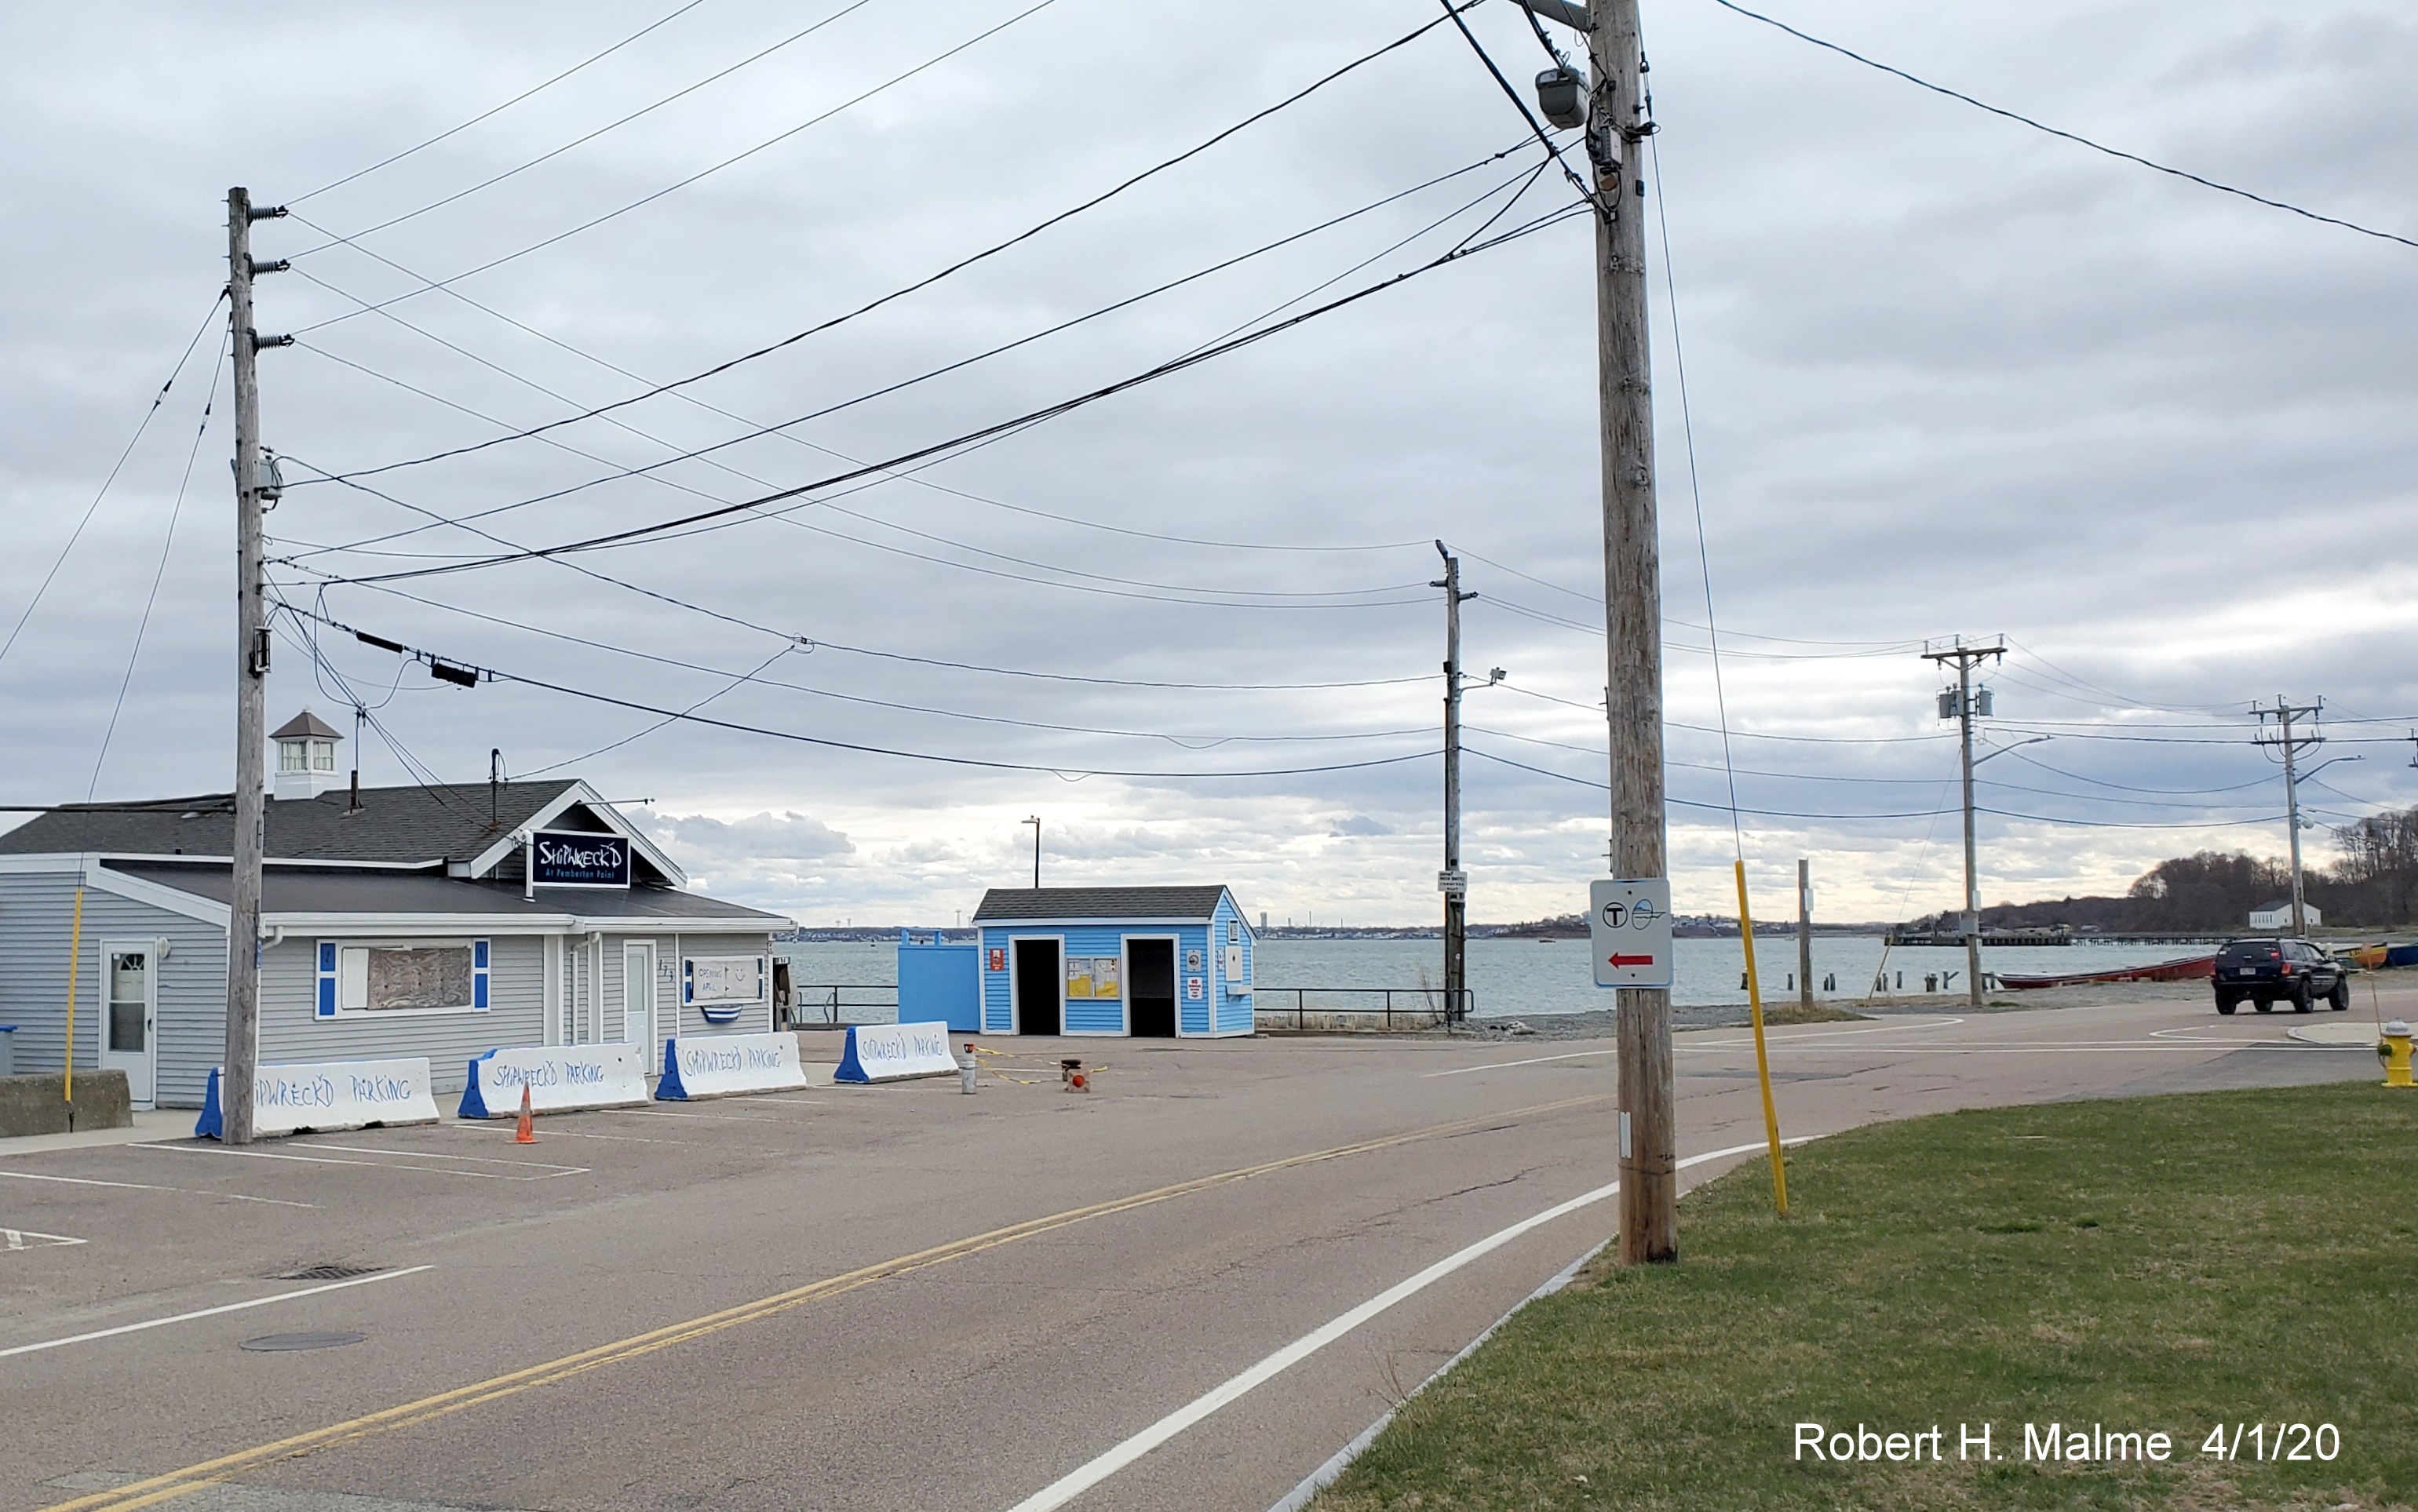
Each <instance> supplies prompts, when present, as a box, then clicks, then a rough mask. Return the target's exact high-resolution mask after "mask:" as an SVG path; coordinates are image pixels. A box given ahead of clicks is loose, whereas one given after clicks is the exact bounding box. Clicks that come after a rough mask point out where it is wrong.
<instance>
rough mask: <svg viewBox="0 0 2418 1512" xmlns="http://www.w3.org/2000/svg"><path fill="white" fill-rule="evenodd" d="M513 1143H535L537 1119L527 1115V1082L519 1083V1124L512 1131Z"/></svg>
mask: <svg viewBox="0 0 2418 1512" xmlns="http://www.w3.org/2000/svg"><path fill="white" fill-rule="evenodd" d="M513 1143H514V1144H535V1143H537V1121H536V1120H535V1119H533V1118H531V1117H530V1116H529V1091H528V1082H526V1081H525V1082H522V1083H521V1126H520V1127H519V1128H517V1129H514V1130H513Z"/></svg>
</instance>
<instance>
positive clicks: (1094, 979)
mask: <svg viewBox="0 0 2418 1512" xmlns="http://www.w3.org/2000/svg"><path fill="white" fill-rule="evenodd" d="M974 924H976V925H977V926H978V927H979V928H980V929H981V930H982V959H981V962H980V963H979V964H980V966H981V968H982V1027H983V1031H984V1032H985V1033H987V1034H1120V1035H1135V1036H1181V1037H1184V1038H1206V1037H1210V1036H1216V1035H1230V1034H1248V1033H1249V1032H1251V1028H1252V1018H1251V964H1252V963H1251V955H1252V949H1253V946H1254V944H1255V941H1254V940H1253V939H1252V938H1251V926H1250V924H1248V922H1247V921H1246V920H1245V919H1244V917H1243V911H1242V910H1241V909H1238V908H1236V907H1235V906H1234V898H1233V894H1232V893H1229V892H1227V891H1226V889H1224V888H1223V887H1042V888H1029V887H995V888H992V889H991V890H990V891H989V892H987V893H984V894H983V901H982V907H981V908H979V909H975V910H974Z"/></svg>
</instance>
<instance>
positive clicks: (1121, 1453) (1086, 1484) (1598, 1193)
mask: <svg viewBox="0 0 2418 1512" xmlns="http://www.w3.org/2000/svg"><path fill="white" fill-rule="evenodd" d="M1785 1142H1787V1143H1789V1144H1792V1145H1796V1144H1802V1143H1804V1142H1805V1140H1804V1139H1803V1138H1796V1139H1790V1140H1787V1141H1785ZM1764 1149H1765V1146H1764V1144H1763V1142H1762V1141H1760V1140H1757V1141H1756V1142H1755V1143H1753V1144H1740V1145H1732V1146H1730V1147H1729V1148H1728V1149H1726V1150H1707V1151H1706V1152H1705V1153H1703V1154H1701V1155H1690V1156H1689V1157H1688V1158H1687V1159H1685V1160H1682V1161H1680V1162H1679V1163H1678V1168H1679V1169H1681V1170H1685V1169H1687V1168H1689V1167H1691V1166H1701V1165H1704V1164H1706V1162H1708V1161H1714V1160H1722V1159H1726V1158H1727V1157H1729V1156H1731V1155H1751V1154H1759V1153H1762V1152H1763V1150H1764ZM1619 1190H1620V1184H1619V1183H1618V1182H1610V1183H1607V1184H1604V1185H1602V1186H1599V1187H1597V1188H1596V1189H1595V1190H1594V1191H1592V1192H1583V1193H1581V1194H1580V1195H1578V1196H1577V1197H1574V1198H1571V1199H1569V1201H1567V1202H1556V1203H1554V1204H1553V1206H1552V1207H1549V1208H1547V1209H1546V1210H1545V1211H1544V1212H1542V1213H1539V1214H1535V1215H1534V1216H1531V1217H1526V1218H1523V1219H1521V1220H1520V1221H1519V1222H1518V1223H1515V1224H1513V1225H1511V1226H1510V1227H1509V1228H1507V1229H1497V1230H1495V1231H1494V1232H1493V1233H1491V1234H1488V1235H1487V1236H1486V1237H1485V1238H1483V1239H1481V1240H1479V1241H1478V1242H1477V1243H1476V1244H1474V1245H1468V1246H1466V1247H1465V1248H1462V1249H1460V1250H1457V1251H1455V1252H1454V1253H1452V1254H1450V1255H1447V1256H1446V1257H1445V1258H1444V1259H1442V1260H1438V1261H1436V1262H1435V1263H1434V1264H1433V1265H1431V1266H1429V1267H1428V1268H1427V1269H1426V1270H1424V1271H1421V1272H1419V1273H1418V1274H1417V1275H1414V1276H1412V1277H1410V1278H1409V1279H1408V1280H1406V1281H1401V1282H1398V1283H1396V1284H1395V1285H1393V1286H1390V1287H1388V1288H1386V1289H1385V1291H1380V1292H1378V1293H1377V1294H1376V1295H1375V1296H1373V1297H1370V1299H1369V1300H1368V1301H1366V1302H1364V1303H1362V1304H1360V1306H1356V1307H1354V1308H1353V1309H1352V1310H1351V1311H1349V1312H1347V1313H1344V1314H1343V1315H1342V1316H1341V1317H1339V1318H1337V1319H1335V1320H1334V1321H1331V1322H1328V1323H1325V1324H1324V1325H1322V1326H1320V1327H1318V1328H1315V1329H1312V1330H1311V1331H1310V1332H1308V1333H1307V1334H1304V1335H1303V1336H1301V1337H1299V1338H1297V1339H1295V1340H1293V1342H1292V1343H1290V1344H1288V1345H1286V1346H1285V1347H1284V1348H1282V1349H1280V1350H1278V1351H1277V1352H1275V1353H1274V1354H1271V1355H1269V1356H1267V1357H1266V1358H1265V1359H1263V1360H1262V1361H1260V1363H1259V1364H1257V1365H1255V1366H1252V1367H1250V1368H1249V1369H1247V1370H1245V1371H1244V1372H1243V1373H1242V1374H1240V1375H1237V1376H1234V1377H1232V1379H1230V1380H1228V1381H1227V1382H1225V1383H1224V1384H1222V1385H1218V1386H1216V1387H1213V1388H1211V1389H1210V1390H1209V1391H1206V1392H1204V1393H1202V1394H1201V1396H1199V1397H1194V1398H1193V1399H1192V1400H1191V1401H1189V1402H1186V1404H1185V1405H1184V1406H1182V1407H1179V1408H1177V1409H1176V1410H1175V1411H1174V1412H1171V1413H1168V1414H1167V1415H1166V1416H1165V1417H1162V1418H1160V1419H1159V1420H1158V1421H1157V1422H1155V1423H1153V1424H1152V1425H1151V1426H1150V1427H1148V1428H1143V1429H1142V1430H1141V1431H1140V1432H1139V1433H1137V1434H1135V1435H1133V1436H1132V1437H1131V1438H1129V1439H1126V1440H1125V1442H1124V1443H1119V1444H1118V1445H1116V1446H1115V1447H1114V1448H1112V1449H1110V1450H1109V1452H1108V1453H1106V1454H1103V1455H1101V1456H1099V1457H1098V1458H1097V1459H1093V1460H1091V1461H1089V1462H1088V1463H1086V1464H1084V1465H1082V1466H1080V1467H1079V1468H1078V1469H1076V1470H1073V1471H1071V1472H1069V1473H1068V1474H1064V1475H1063V1476H1061V1477H1059V1478H1058V1479H1057V1480H1054V1481H1052V1482H1050V1483H1049V1484H1048V1486H1045V1487H1043V1488H1042V1489H1039V1490H1037V1491H1035V1492H1033V1494H1032V1495H1031V1496H1028V1497H1026V1498H1025V1499H1024V1500H1023V1501H1021V1502H1018V1503H1017V1504H1016V1505H1015V1506H1014V1507H1013V1508H1011V1509H1010V1512H1049V1509H1050V1508H1053V1507H1060V1506H1064V1505H1065V1504H1067V1503H1068V1502H1071V1501H1073V1500H1074V1499H1075V1498H1076V1497H1078V1496H1080V1495H1082V1494H1083V1493H1084V1492H1085V1491H1087V1490H1090V1489H1092V1488H1093V1487H1094V1486H1096V1485H1098V1484H1099V1483H1100V1482H1102V1481H1104V1480H1106V1479H1108V1478H1109V1477H1110V1475H1113V1474H1116V1473H1117V1472H1118V1471H1120V1470H1123V1469H1124V1468H1125V1466H1127V1465H1129V1464H1132V1463H1133V1462H1134V1461H1135V1460H1137V1459H1140V1458H1141V1457H1142V1456H1144V1455H1146V1454H1148V1453H1150V1452H1151V1451H1152V1450H1153V1449H1155V1448H1157V1447H1158V1446H1159V1445H1160V1444H1162V1443H1166V1442H1167V1441H1168V1440H1170V1439H1172V1438H1174V1437H1175V1436H1176V1435H1177V1434H1179V1433H1182V1432H1183V1431H1184V1430H1185V1429H1186V1428H1190V1427H1191V1426H1192V1425H1194V1424H1195V1423H1198V1422H1200V1421H1201V1419H1203V1418H1205V1417H1207V1416H1209V1415H1210V1414H1211V1413H1215V1412H1217V1410H1218V1409H1219V1408H1221V1407H1224V1406H1226V1405H1228V1404H1229V1403H1232V1402H1235V1401H1239V1400H1241V1399H1242V1398H1243V1397H1246V1396H1248V1395H1249V1394H1250V1393H1251V1392H1252V1391H1254V1390H1256V1389H1258V1388H1259V1387H1260V1386H1263V1385H1264V1384H1266V1383H1267V1382H1270V1381H1272V1380H1274V1379H1276V1378H1277V1377H1278V1376H1279V1375H1282V1374H1283V1373H1284V1372H1285V1371H1287V1370H1289V1369H1291V1368H1292V1367H1294V1366H1296V1365H1298V1364H1300V1363H1301V1362H1302V1361H1304V1360H1306V1359H1308V1358H1309V1357H1310V1356H1311V1355H1313V1354H1315V1353H1317V1352H1319V1351H1320V1350H1323V1349H1324V1348H1325V1347H1326V1346H1327V1345H1329V1344H1332V1343H1334V1342H1335V1341H1336V1340H1337V1339H1339V1338H1341V1337H1342V1336H1344V1335H1346V1334H1349V1333H1351V1332H1352V1331H1353V1330H1354V1329H1355V1328H1358V1327H1359V1326H1360V1325H1361V1324H1362V1323H1365V1322H1367V1321H1369V1320H1370V1319H1371V1318H1374V1317H1376V1316H1377V1315H1378V1314H1380V1313H1382V1312H1385V1310H1387V1309H1388V1308H1390V1307H1392V1306H1394V1305H1395V1304H1397V1303H1400V1302H1402V1301H1405V1300H1407V1299H1409V1298H1411V1297H1414V1296H1416V1295H1417V1294H1418V1293H1420V1292H1421V1291H1426V1290H1427V1289H1428V1288H1429V1287H1431V1286H1433V1285H1434V1284H1435V1283H1437V1282H1438V1281H1441V1280H1443V1279H1444V1278H1445V1277H1446V1276H1447V1275H1451V1274H1452V1273H1453V1272H1455V1271H1458V1270H1460V1269H1461V1268H1462V1267H1463V1266H1465V1265H1467V1264H1469V1263H1470V1262H1471V1261H1473V1260H1480V1259H1482V1258H1484V1257H1485V1256H1487V1255H1491V1254H1492V1253H1493V1252H1494V1251H1495V1250H1498V1249H1500V1248H1502V1247H1503V1246H1504V1245H1507V1244H1509V1243H1510V1242H1511V1241H1513V1240H1514V1239H1517V1238H1519V1237H1520V1236H1521V1235H1523V1234H1525V1233H1527V1232H1529V1231H1530V1230H1532V1229H1539V1228H1542V1227H1543V1226H1544V1225H1546V1224H1549V1223H1551V1222H1553V1220H1554V1219H1555V1218H1560V1217H1565V1216H1567V1215H1569V1214H1572V1213H1576V1212H1578V1211H1579V1210H1580V1209H1581V1208H1584V1207H1589V1206H1591V1205H1593V1204H1595V1203H1597V1202H1600V1201H1602V1200H1603V1199H1605V1198H1608V1197H1610V1196H1612V1195H1613V1194H1615V1192H1618V1191H1619Z"/></svg>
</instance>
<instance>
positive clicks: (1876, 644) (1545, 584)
mask: <svg viewBox="0 0 2418 1512" xmlns="http://www.w3.org/2000/svg"><path fill="white" fill-rule="evenodd" d="M1453 550H1454V551H1455V552H1457V553H1459V554H1460V555H1461V556H1463V557H1468V558H1469V559H1470V560H1472V561H1477V562H1484V563H1485V564H1486V565H1487V566H1489V567H1492V568H1493V569H1494V570H1495V571H1497V572H1501V573H1510V574H1511V575H1512V576H1513V577H1517V578H1522V579H1524V580H1525V581H1527V582H1530V583H1534V584H1536V585H1537V586H1538V588H1551V589H1553V591H1554V592H1556V593H1567V594H1569V596H1570V597H1571V598H1574V599H1576V600H1578V601H1579V602H1580V603H1585V604H1588V605H1590V606H1592V607H1593V608H1595V609H1597V610H1598V611H1600V610H1601V609H1602V608H1603V595H1602V594H1601V593H1586V592H1583V591H1581V590H1580V589H1578V588H1569V587H1566V586H1565V585H1563V584H1560V583H1556V582H1554V581H1553V580H1552V579H1551V578H1544V577H1538V576H1537V575H1536V574H1535V573H1524V572H1522V571H1521V570H1520V569H1519V568H1517V567H1513V566H1511V565H1510V564H1509V563H1507V562H1499V561H1496V560H1495V559H1494V558H1493V557H1481V556H1479V555H1478V554H1477V552H1474V551H1467V550H1464V549H1462V547H1461V546H1459V545H1458V544H1456V545H1455V546H1454V547H1453ZM1495 602H1497V603H1501V602H1503V601H1501V600H1500V599H1498V600H1496V601H1495ZM1662 622H1663V623H1664V624H1666V625H1678V626H1681V627H1682V628H1684V629H1688V630H1703V629H1705V628H1706V627H1705V626H1703V625H1700V624H1697V623H1696V622H1695V621H1694V620H1692V619H1680V618H1678V617H1677V616H1676V615H1667V614H1666V615H1664V616H1663V617H1662ZM1722 636H1723V638H1725V639H1729V640H1767V641H1771V642H1773V643H1775V644H1778V645H1783V646H1829V647H1834V648H1842V649H1858V650H1869V651H1872V652H1873V653H1874V654H1875V655H1883V656H1886V655H1894V654H1898V653H1902V652H1905V651H1907V650H1910V649H1914V648H1915V647H1917V646H1919V645H1921V642H1920V641H1915V640H1812V639H1807V638H1806V637H1804V636H1801V635H1763V634H1756V633H1755V632H1753V631H1751V630H1724V631H1722ZM1730 654H1731V655H1733V656H1737V655H1741V654H1744V653H1742V652H1737V651H1732V652H1731V653H1730Z"/></svg>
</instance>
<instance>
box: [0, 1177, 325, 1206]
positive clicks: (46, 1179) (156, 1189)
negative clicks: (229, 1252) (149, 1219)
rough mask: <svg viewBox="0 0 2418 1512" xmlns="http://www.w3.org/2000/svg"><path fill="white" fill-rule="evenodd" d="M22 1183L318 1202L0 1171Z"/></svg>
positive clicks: (243, 1199)
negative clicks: (63, 1184)
mask: <svg viewBox="0 0 2418 1512" xmlns="http://www.w3.org/2000/svg"><path fill="white" fill-rule="evenodd" d="M0 1176H6V1177H8V1178H10V1179H12V1180H15V1181H21V1182H63V1183H65V1184H68V1185H69V1186H115V1187H120V1188H122V1189H124V1190H126V1191H129V1192H180V1193H182V1194H184V1195H185V1196H187V1197H222V1198H225V1199H227V1200H228V1201H230V1202H273V1203H275V1204H276V1205H277V1206H279V1207H281V1208H315V1207H317V1206H318V1205H319V1204H318V1203H316V1202H294V1201H289V1200H287V1199H284V1198H282V1197H252V1196H249V1195H247V1194H245V1193H242V1192H211V1191H206V1190H204V1189H202V1188H200V1187H197V1186H149V1185H145V1184H143V1183H142V1182H104V1181H100V1180H98V1179H97V1178H94V1177H90V1176H43V1175H38V1174H37V1173H35V1172H33V1171H30V1170H0Z"/></svg>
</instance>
